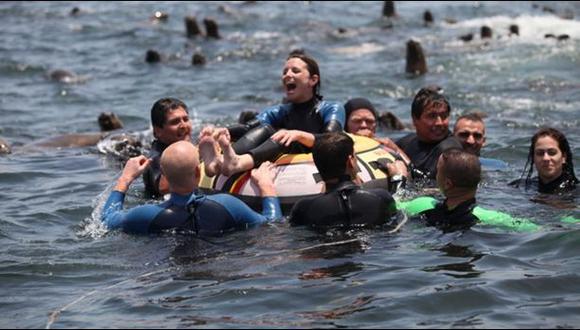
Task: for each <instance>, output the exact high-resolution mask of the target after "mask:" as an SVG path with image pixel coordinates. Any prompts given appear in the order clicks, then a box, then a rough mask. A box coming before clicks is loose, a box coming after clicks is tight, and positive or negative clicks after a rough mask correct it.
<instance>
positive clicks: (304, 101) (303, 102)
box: [292, 95, 316, 106]
mask: <svg viewBox="0 0 580 330" xmlns="http://www.w3.org/2000/svg"><path fill="white" fill-rule="evenodd" d="M315 101H316V98H315V97H314V95H309V96H305V97H304V98H300V99H299V100H296V101H295V102H292V103H293V104H294V105H297V106H300V105H303V106H306V105H308V104H310V103H313V102H315Z"/></svg>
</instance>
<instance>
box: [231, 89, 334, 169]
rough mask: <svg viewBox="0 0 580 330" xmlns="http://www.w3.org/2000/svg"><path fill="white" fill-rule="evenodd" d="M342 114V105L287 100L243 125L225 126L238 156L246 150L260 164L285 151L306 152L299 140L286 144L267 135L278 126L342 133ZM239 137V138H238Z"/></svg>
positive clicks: (314, 132) (278, 128) (279, 127)
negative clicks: (290, 101) (279, 142)
mask: <svg viewBox="0 0 580 330" xmlns="http://www.w3.org/2000/svg"><path fill="white" fill-rule="evenodd" d="M344 121H345V114H344V107H343V106H342V104H339V103H334V102H327V101H320V100H318V99H317V98H313V99H311V100H310V101H307V102H305V103H297V104H294V103H287V104H281V105H276V106H273V107H270V108H267V109H265V110H264V111H262V113H260V114H259V115H258V117H257V118H256V120H254V121H251V122H249V123H248V124H246V125H235V126H232V127H228V130H229V131H230V135H231V136H232V138H233V139H234V140H237V141H236V142H235V143H234V144H233V148H234V150H235V151H236V153H237V154H238V155H241V154H246V153H249V154H250V155H252V158H253V159H254V164H255V165H256V166H259V165H260V164H261V163H263V162H265V161H268V160H270V161H272V160H275V159H276V158H278V157H279V156H280V155H282V154H284V153H304V152H309V148H306V147H305V146H303V145H302V144H300V143H298V142H294V143H292V144H291V145H290V146H289V147H285V146H283V145H280V144H278V143H277V142H274V141H272V140H271V139H270V137H271V136H272V135H273V134H274V133H276V131H278V130H280V129H287V130H300V131H303V132H307V133H311V134H314V135H316V134H321V133H328V132H341V131H342V130H343V127H344ZM238 137H239V139H238Z"/></svg>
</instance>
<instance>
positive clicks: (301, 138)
mask: <svg viewBox="0 0 580 330" xmlns="http://www.w3.org/2000/svg"><path fill="white" fill-rule="evenodd" d="M271 139H272V140H273V141H275V142H278V143H279V144H281V145H283V146H285V147H288V146H290V144H292V142H298V143H300V144H302V145H303V146H305V147H307V148H312V147H313V146H314V140H315V136H314V134H311V133H308V132H304V131H299V130H286V129H281V130H279V131H278V132H276V133H274V135H272V137H271Z"/></svg>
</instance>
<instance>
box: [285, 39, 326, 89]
mask: <svg viewBox="0 0 580 330" xmlns="http://www.w3.org/2000/svg"><path fill="white" fill-rule="evenodd" d="M291 58H298V59H300V60H302V61H303V62H304V63H306V67H307V68H308V72H309V73H310V75H311V76H312V75H317V76H318V83H317V84H316V85H315V86H314V88H313V92H314V96H315V97H316V98H317V99H319V100H322V95H321V94H320V86H321V80H322V77H321V76H320V68H319V67H318V62H316V60H315V59H314V58H313V57H312V56H309V55H307V54H306V52H305V51H304V50H301V49H300V50H298V49H295V50H293V51H292V52H290V54H289V55H288V58H287V59H286V61H288V60H289V59H291Z"/></svg>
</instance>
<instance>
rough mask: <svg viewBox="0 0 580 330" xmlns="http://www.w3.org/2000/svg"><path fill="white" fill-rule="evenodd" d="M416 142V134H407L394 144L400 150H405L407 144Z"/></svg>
mask: <svg viewBox="0 0 580 330" xmlns="http://www.w3.org/2000/svg"><path fill="white" fill-rule="evenodd" d="M415 141H417V133H409V134H407V135H405V136H403V137H402V138H400V139H398V140H397V141H396V142H395V144H396V145H398V146H399V147H400V148H403V149H404V148H405V147H406V146H408V145H409V144H411V143H413V142H415Z"/></svg>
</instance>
